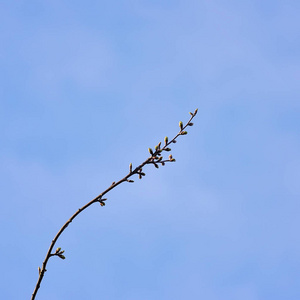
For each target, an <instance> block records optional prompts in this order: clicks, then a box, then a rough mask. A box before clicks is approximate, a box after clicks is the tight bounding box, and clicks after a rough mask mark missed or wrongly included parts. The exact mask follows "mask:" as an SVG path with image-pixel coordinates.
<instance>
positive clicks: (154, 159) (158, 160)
mask: <svg viewBox="0 0 300 300" xmlns="http://www.w3.org/2000/svg"><path fill="white" fill-rule="evenodd" d="M197 111H198V109H196V110H195V112H194V113H190V114H191V117H190V119H189V120H188V122H187V123H186V125H185V126H183V124H182V122H179V127H180V131H179V132H178V133H177V135H176V136H175V137H174V138H173V139H171V140H170V141H169V140H168V138H167V137H165V145H164V146H163V147H162V148H160V145H161V143H159V144H158V145H157V146H155V151H153V150H152V149H151V148H149V152H150V155H151V156H150V157H149V158H147V159H146V160H145V161H144V162H143V163H141V164H140V165H139V166H137V167H136V168H135V169H134V170H132V164H130V166H129V173H128V174H127V175H126V176H125V177H123V178H122V179H120V180H119V181H118V182H113V183H112V184H111V186H110V187H108V188H107V189H106V190H105V191H104V192H102V193H101V194H99V195H98V196H97V197H95V198H94V199H93V200H91V201H90V202H88V203H87V204H85V205H84V206H82V207H81V208H79V209H78V210H77V211H76V212H75V213H74V214H73V215H72V216H71V218H70V219H69V220H68V221H67V222H66V223H65V224H64V225H63V226H62V227H61V228H60V229H59V231H58V232H57V234H56V236H55V237H54V239H53V240H52V242H51V244H50V247H49V249H48V252H47V254H46V257H45V259H44V261H43V264H42V268H40V267H39V268H38V270H39V278H38V281H37V283H36V286H35V289H34V291H33V293H32V296H31V300H34V299H35V297H36V294H37V292H38V290H39V288H40V285H41V282H42V280H43V278H44V275H45V272H46V271H47V270H46V266H47V263H48V261H49V259H50V257H53V256H58V257H60V258H62V259H65V256H64V255H63V253H64V251H61V248H57V249H56V251H55V252H54V253H52V250H53V248H54V246H55V244H56V242H57V240H58V238H59V237H60V235H61V234H62V233H63V232H64V231H65V229H66V228H67V227H68V226H69V224H70V223H71V222H72V221H73V220H74V219H75V218H76V217H77V216H78V215H79V214H80V213H82V212H83V211H84V210H86V209H87V208H88V207H89V206H91V205H92V204H93V203H96V202H99V203H100V205H101V206H104V205H105V203H104V201H105V200H107V199H103V196H104V195H105V194H107V193H108V192H109V191H110V190H112V189H114V188H115V187H116V186H118V185H119V184H121V183H123V182H133V180H129V178H130V177H131V176H132V175H134V174H138V175H139V178H140V179H141V178H142V177H143V176H145V173H143V172H142V168H143V167H144V166H145V165H147V164H154V166H155V167H156V168H158V165H159V164H161V165H165V163H166V162H174V161H175V159H174V158H173V157H172V155H169V159H168V160H163V159H162V152H163V151H167V152H169V151H171V149H170V148H169V147H168V146H169V145H170V144H172V143H176V139H177V138H178V137H179V136H180V135H186V134H187V131H184V129H185V128H186V127H188V126H192V125H193V123H191V121H192V119H193V118H194V117H195V116H196V114H197Z"/></svg>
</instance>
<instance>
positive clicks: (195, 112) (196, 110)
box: [194, 108, 198, 116]
mask: <svg viewBox="0 0 300 300" xmlns="http://www.w3.org/2000/svg"><path fill="white" fill-rule="evenodd" d="M197 112H198V108H196V109H195V111H194V116H196V114H197Z"/></svg>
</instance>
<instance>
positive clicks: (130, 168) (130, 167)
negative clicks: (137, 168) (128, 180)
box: [129, 163, 132, 173]
mask: <svg viewBox="0 0 300 300" xmlns="http://www.w3.org/2000/svg"><path fill="white" fill-rule="evenodd" d="M129 172H130V173H131V172H132V163H130V165H129Z"/></svg>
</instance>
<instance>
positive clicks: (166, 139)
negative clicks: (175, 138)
mask: <svg viewBox="0 0 300 300" xmlns="http://www.w3.org/2000/svg"><path fill="white" fill-rule="evenodd" d="M168 141H169V139H168V137H167V136H166V137H165V145H167V144H168Z"/></svg>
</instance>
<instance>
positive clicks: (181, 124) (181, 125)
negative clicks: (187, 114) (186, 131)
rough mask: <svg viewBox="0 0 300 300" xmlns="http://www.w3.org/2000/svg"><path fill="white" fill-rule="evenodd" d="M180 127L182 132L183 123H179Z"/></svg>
mask: <svg viewBox="0 0 300 300" xmlns="http://www.w3.org/2000/svg"><path fill="white" fill-rule="evenodd" d="M179 127H180V130H182V129H183V123H182V122H181V121H180V122H179Z"/></svg>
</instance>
